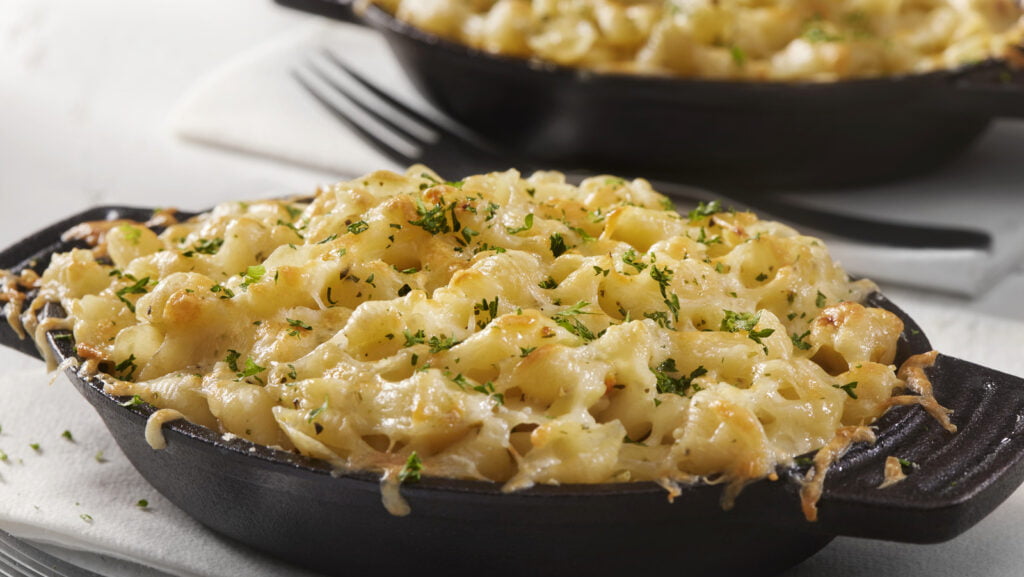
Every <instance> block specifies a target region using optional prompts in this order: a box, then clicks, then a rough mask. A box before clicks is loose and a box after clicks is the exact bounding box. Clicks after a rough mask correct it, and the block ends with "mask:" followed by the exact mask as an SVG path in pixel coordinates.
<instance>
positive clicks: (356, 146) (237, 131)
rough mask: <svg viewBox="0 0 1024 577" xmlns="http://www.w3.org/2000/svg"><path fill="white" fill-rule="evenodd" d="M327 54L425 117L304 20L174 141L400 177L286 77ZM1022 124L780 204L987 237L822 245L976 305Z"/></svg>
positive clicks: (378, 72) (212, 96) (363, 40)
mask: <svg viewBox="0 0 1024 577" xmlns="http://www.w3.org/2000/svg"><path fill="white" fill-rule="evenodd" d="M325 48H328V49H330V50H332V51H333V52H334V53H335V54H337V55H339V56H341V57H343V58H344V59H345V60H346V61H347V62H349V63H350V64H351V65H352V66H354V67H355V68H357V69H359V70H362V71H365V72H367V73H368V74H369V76H370V77H371V78H373V79H374V80H375V81H377V82H379V83H380V84H381V85H382V86H386V87H387V88H388V89H389V90H391V91H392V92H393V93H394V94H395V95H396V96H399V97H401V98H402V99H403V100H405V101H407V102H409V103H411V104H413V105H415V106H416V107H417V108H419V109H421V110H426V111H430V108H429V106H427V105H426V104H425V101H424V100H423V99H422V98H421V97H420V96H419V95H418V94H417V93H416V91H415V90H414V89H413V87H412V85H411V84H410V83H409V81H408V80H407V78H406V77H405V75H404V73H403V72H402V70H401V68H400V66H399V64H398V63H397V62H396V61H395V60H394V58H393V56H392V55H391V52H390V51H389V49H388V46H387V44H386V42H385V41H384V40H383V38H382V37H381V36H380V35H378V34H377V33H376V32H374V31H372V30H369V29H366V28H362V27H359V26H354V25H349V24H344V23H337V22H332V21H326V20H321V19H317V18H313V19H311V21H310V22H309V23H308V24H305V25H303V26H300V27H298V28H297V29H295V30H293V31H290V32H289V33H288V34H285V35H283V36H281V37H279V38H276V39H273V40H272V41H271V42H268V43H267V44H265V45H263V46H259V47H257V48H255V49H253V50H251V51H250V52H248V53H245V54H243V55H241V56H239V57H238V58H236V59H235V60H233V61H231V62H228V63H226V64H224V65H223V66H222V67H221V68H219V69H217V70H215V71H214V72H213V73H212V74H211V75H210V76H209V77H208V78H207V79H205V80H204V81H202V82H200V83H199V84H198V85H197V86H196V87H195V88H194V90H192V91H190V92H189V93H188V94H186V95H185V96H184V97H183V99H182V100H181V102H180V105H179V106H178V107H177V109H176V110H175V112H174V114H173V115H172V117H171V118H170V121H169V128H170V130H172V131H173V133H174V134H176V135H178V136H180V137H182V138H185V139H189V140H191V141H195V142H201V143H204V144H207V145H213V146H218V147H223V148H228V149H232V150H235V151H241V152H245V153H249V154H255V155H260V156H262V157H266V158H271V159H275V160H278V161H283V162H289V163H294V164H299V165H302V166H306V167H310V168H315V169H317V170H321V171H326V172H327V173H330V174H337V175H338V177H339V179H342V178H346V179H347V178H354V177H356V176H359V175H362V174H364V173H366V172H369V171H371V170H376V169H380V168H390V169H395V170H401V169H403V168H404V167H402V166H398V165H396V164H395V163H394V162H393V161H391V160H390V159H388V158H386V157H384V156H382V155H381V154H378V153H377V152H376V151H374V150H373V149H371V148H370V147H368V146H367V145H366V144H365V143H364V142H363V141H362V140H361V139H360V138H359V137H358V136H356V135H355V134H354V133H352V132H350V131H349V130H348V129H347V128H346V127H345V126H344V125H343V124H342V123H341V122H339V121H338V120H337V119H335V118H334V117H333V116H332V115H330V114H329V113H328V112H326V111H325V110H324V109H322V108H321V106H320V105H319V104H318V103H316V102H315V101H314V100H312V99H311V98H310V96H309V95H308V94H306V93H305V92H304V91H303V90H302V89H301V88H300V87H299V85H298V83H297V82H296V81H295V79H294V78H293V77H292V76H291V75H292V72H293V70H295V69H296V68H297V67H301V66H303V65H304V64H305V63H307V62H308V60H309V59H310V58H315V56H316V54H317V53H318V51H320V50H323V49H325ZM1022 147H1024V123H1019V122H1009V121H1003V122H1001V123H999V124H998V125H997V126H996V128H995V129H994V130H993V131H991V132H990V133H989V134H988V135H986V137H985V139H984V140H983V141H982V142H981V143H980V144H979V145H978V146H977V147H975V148H974V149H972V151H971V153H969V154H968V155H967V156H966V157H965V158H964V159H962V160H961V161H960V162H958V163H955V164H954V165H953V166H951V167H949V168H948V169H945V170H943V171H940V172H939V173H936V174H933V175H930V176H926V177H923V178H920V179H914V180H911V181H907V182H900V183H894V184H891V185H885V186H878V187H872V188H867V189H857V190H849V191H841V192H831V193H825V192H822V193H820V194H819V193H817V192H815V193H805V194H801V195H789V196H791V197H792V199H793V200H795V201H797V202H805V203H808V204H814V205H818V206H820V207H823V208H827V209H831V210H835V211H840V212H842V211H848V212H852V213H859V214H861V215H864V216H869V217H874V218H899V219H904V220H908V221H913V222H919V223H924V224H927V223H940V222H944V223H947V224H960V225H971V226H975V227H979V228H982V229H984V230H988V231H990V232H992V233H993V234H994V236H995V246H994V248H993V250H991V251H984V250H966V249H964V250H912V249H910V250H908V249H899V248H891V247H881V246H876V245H866V244H858V243H851V242H847V241H844V240H842V239H839V238H832V237H829V236H827V235H821V236H823V238H825V239H826V240H828V241H829V243H830V246H831V247H832V252H833V254H834V256H835V257H836V258H837V259H838V260H840V261H841V262H842V263H843V264H844V265H845V266H846V268H847V269H848V270H849V271H850V272H852V273H854V274H857V275H860V276H869V277H871V278H874V279H876V280H878V281H881V282H889V283H894V284H899V285H906V286H913V287H923V288H928V289H931V290H940V291H947V292H950V293H956V294H960V295H966V296H977V295H979V294H982V293H983V292H984V291H985V290H986V289H987V288H988V287H991V286H993V284H995V283H996V282H998V281H999V280H1000V279H1001V278H1002V277H1003V276H1005V275H1006V274H1007V273H1008V272H1009V271H1011V270H1013V269H1014V268H1015V267H1017V266H1018V264H1019V263H1020V262H1021V261H1022V260H1024V190H1021V189H1022V188H1024V184H1022V183H1024V165H1022V164H1021V163H1020V162H1018V160H1017V159H1016V158H1014V154H1015V152H1014V151H1015V150H1020V149H1021V148H1022Z"/></svg>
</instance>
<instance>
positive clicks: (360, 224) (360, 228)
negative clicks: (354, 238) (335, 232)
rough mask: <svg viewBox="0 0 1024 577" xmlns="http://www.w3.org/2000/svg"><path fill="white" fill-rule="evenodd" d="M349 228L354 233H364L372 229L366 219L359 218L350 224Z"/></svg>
mask: <svg viewBox="0 0 1024 577" xmlns="http://www.w3.org/2000/svg"><path fill="white" fill-rule="evenodd" d="M347 229H348V231H349V232H351V233H352V234H362V233H364V232H366V231H367V230H369V229H370V225H369V224H367V223H366V221H365V220H358V221H356V222H353V223H352V224H350V225H348V227H347Z"/></svg>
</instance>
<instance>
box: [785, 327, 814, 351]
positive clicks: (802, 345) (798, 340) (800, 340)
mask: <svg viewBox="0 0 1024 577" xmlns="http://www.w3.org/2000/svg"><path fill="white" fill-rule="evenodd" d="M810 334H811V331H805V332H804V334H802V335H798V334H796V333H793V334H791V335H789V339H790V340H791V341H793V346H794V347H796V348H798V349H800V350H801V351H806V350H808V349H810V348H811V343H809V342H807V341H805V340H804V339H806V338H807V337H808V336H809V335H810Z"/></svg>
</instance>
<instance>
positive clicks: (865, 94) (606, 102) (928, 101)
mask: <svg viewBox="0 0 1024 577" xmlns="http://www.w3.org/2000/svg"><path fill="white" fill-rule="evenodd" d="M353 1H354V0H276V2H277V3H278V4H281V5H284V6H288V7H291V8H295V9H299V10H302V11H306V12H310V13H314V14H319V15H323V16H327V17H330V18H334V19H338V20H343V21H347V22H354V23H358V24H364V25H368V26H370V27H372V28H373V29H375V30H377V31H379V32H380V33H381V34H382V35H383V36H384V38H385V39H386V40H387V42H388V44H389V46H390V49H391V51H392V52H393V53H394V55H395V56H396V58H397V60H398V61H399V63H400V65H401V66H402V68H403V69H404V70H405V72H406V73H407V75H408V76H409V78H410V80H411V81H412V82H413V83H414V85H415V86H416V87H417V88H418V89H419V90H420V91H421V92H422V93H423V94H424V95H425V96H426V97H427V98H428V100H430V101H431V102H432V103H433V104H435V105H436V106H437V107H438V108H439V109H440V110H442V111H444V112H445V113H446V114H448V115H449V116H451V117H452V118H453V119H455V120H456V121H458V122H460V123H461V124H463V125H465V126H467V127H469V128H471V129H473V130H475V131H476V132H477V133H478V134H479V135H480V136H482V137H483V138H484V139H486V140H489V141H491V142H492V143H493V144H495V145H496V146H500V147H504V148H506V149H508V150H509V151H512V152H515V153H518V154H520V155H521V156H526V157H528V158H531V159H532V160H536V161H538V162H546V163H548V164H550V165H551V166H552V168H555V169H559V170H572V169H599V170H600V171H604V172H607V171H610V172H613V173H616V174H621V175H624V176H636V175H642V176H645V177H648V178H654V179H664V180H672V181H677V182H686V183H688V184H697V185H703V186H711V187H714V188H716V189H718V190H722V191H726V190H730V191H765V190H780V189H789V190H799V189H804V190H807V189H817V188H837V187H847V186H857V185H868V184H875V183H880V182H884V181H890V180H893V179H899V178H904V177H910V176H913V175H917V174H921V173H925V172H928V171H931V170H934V169H936V168H938V167H940V166H943V165H945V164H946V163H948V162H950V161H952V160H953V159H955V158H956V157H957V156H958V155H959V154H960V153H961V152H963V151H964V150H966V149H967V148H968V147H969V146H970V145H971V144H972V143H973V142H974V141H975V140H976V139H977V138H978V137H979V136H980V135H981V134H982V133H983V132H984V131H985V129H986V128H987V127H988V125H989V123H990V122H991V121H992V120H993V119H995V118H998V117H1024V74H1018V73H1017V72H1016V71H1014V70H1013V69H1011V67H1010V66H1009V65H1008V64H1007V63H1005V62H1003V61H989V62H982V63H977V64H973V65H968V66H964V67H962V68H958V69H955V70H947V71H938V72H932V73H926V74H909V75H901V76H895V77H885V78H870V79H857V80H843V81H837V82H821V83H817V82H792V83H784V82H758V81H739V82H737V81H715V80H703V79H691V78H668V77H650V76H634V75H624V74H603V73H601V74H598V73H592V72H587V71H584V70H577V69H573V68H566V67H559V66H556V65H552V64H547V63H539V62H535V61H529V60H524V59H518V58H508V57H503V56H498V55H493V54H489V53H487V52H483V51H480V50H475V49H472V48H468V47H466V46H463V45H461V44H458V43H454V42H450V41H447V40H445V39H442V38H439V37H437V36H434V35H432V34H429V33H426V32H424V31H422V30H419V29H417V28H414V27H412V26H409V25H407V24H405V23H403V22H401V21H398V20H396V19H395V18H393V17H392V16H391V15H390V14H388V13H387V12H385V11H384V10H382V9H380V8H378V7H376V6H371V7H369V8H367V9H366V10H365V11H360V12H359V13H356V12H355V10H354V9H353V7H352V4H353Z"/></svg>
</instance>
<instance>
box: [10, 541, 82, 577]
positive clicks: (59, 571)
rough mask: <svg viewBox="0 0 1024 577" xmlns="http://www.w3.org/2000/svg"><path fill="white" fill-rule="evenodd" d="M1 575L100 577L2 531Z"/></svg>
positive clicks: (19, 576)
mask: <svg viewBox="0 0 1024 577" xmlns="http://www.w3.org/2000/svg"><path fill="white" fill-rule="evenodd" d="M0 575H2V576H4V577H100V575H97V574H96V573H93V572H92V571H89V570H87V569H83V568H81V567H78V566H77V565H72V564H71V563H68V562H67V561H64V560H62V559H58V558H57V557H54V556H53V555H50V554H49V553H46V552H44V551H42V550H41V549H37V548H35V547H33V546H32V545H29V544H28V543H26V542H24V541H22V540H20V539H17V538H15V537H14V536H12V535H11V534H10V533H7V532H6V531H0Z"/></svg>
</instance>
